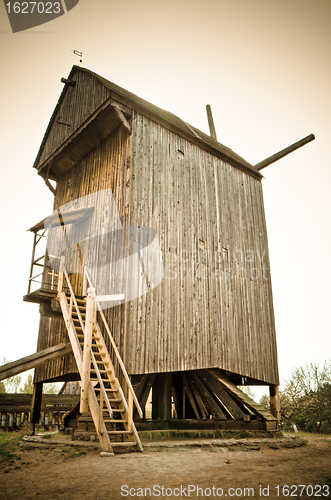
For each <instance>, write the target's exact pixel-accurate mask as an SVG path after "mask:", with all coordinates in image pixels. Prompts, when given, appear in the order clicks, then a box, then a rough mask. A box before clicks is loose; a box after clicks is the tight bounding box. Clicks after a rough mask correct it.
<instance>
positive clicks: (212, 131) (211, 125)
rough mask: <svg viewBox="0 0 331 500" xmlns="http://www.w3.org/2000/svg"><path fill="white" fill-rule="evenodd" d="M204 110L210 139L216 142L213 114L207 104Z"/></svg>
mask: <svg viewBox="0 0 331 500" xmlns="http://www.w3.org/2000/svg"><path fill="white" fill-rule="evenodd" d="M206 110H207V117H208V125H209V131H210V137H211V138H212V139H214V140H215V141H217V135H216V130H215V125H214V120H213V114H212V112H211V107H210V105H209V104H207V106H206Z"/></svg>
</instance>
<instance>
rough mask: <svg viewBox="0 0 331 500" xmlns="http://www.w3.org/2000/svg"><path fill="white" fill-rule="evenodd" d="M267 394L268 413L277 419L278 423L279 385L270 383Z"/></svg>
mask: <svg viewBox="0 0 331 500" xmlns="http://www.w3.org/2000/svg"><path fill="white" fill-rule="evenodd" d="M269 394H270V413H271V415H273V416H274V417H275V418H276V419H277V422H278V423H280V421H281V418H282V416H281V412H280V399H279V385H270V386H269Z"/></svg>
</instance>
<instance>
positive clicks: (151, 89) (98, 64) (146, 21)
mask: <svg viewBox="0 0 331 500" xmlns="http://www.w3.org/2000/svg"><path fill="white" fill-rule="evenodd" d="M330 20H331V2H330V0H315V1H314V2H312V1H311V0H310V1H307V0H277V1H276V0H204V1H203V2H202V1H198V0H190V1H188V0H177V1H174V0H167V1H164V0H163V1H162V2H160V1H158V0H154V1H153V2H152V1H149V0H140V1H137V0H135V1H133V0H123V1H121V2H118V1H117V2H114V1H111V0H93V1H92V0H80V1H79V4H78V5H77V6H76V7H75V8H73V9H72V10H71V11H70V12H68V13H67V14H65V15H64V16H62V17H59V18H58V19H56V20H54V21H51V22H49V23H47V24H44V25H41V26H38V27H37V28H33V29H30V30H26V31H23V32H19V33H15V34H13V33H12V32H11V28H10V24H9V21H8V19H7V15H6V10H5V7H4V4H3V3H1V4H0V62H1V80H0V88H1V94H0V95H1V101H0V102H1V106H0V110H1V121H0V130H1V134H0V137H1V152H0V181H1V184H0V185H1V197H0V206H1V212H0V214H1V223H2V236H1V286H0V308H1V330H0V363H1V361H2V358H3V357H4V356H5V357H7V358H8V359H11V360H15V359H18V358H20V357H23V356H26V355H28V354H32V353H33V352H35V350H36V344H37V336H38V319H39V313H38V305H37V304H29V303H23V301H22V297H23V295H24V294H25V293H26V292H27V283H28V277H29V269H30V260H31V251H32V242H33V237H32V234H31V233H27V232H26V230H27V229H28V228H29V227H31V226H33V225H34V224H35V223H37V222H39V221H40V220H41V219H43V218H44V217H45V216H47V215H49V214H50V213H51V211H52V208H53V195H52V194H51V193H50V192H49V190H48V188H47V187H46V186H45V185H44V182H43V180H42V179H41V178H40V177H38V176H37V174H36V171H35V170H34V169H32V165H33V162H34V160H35V157H36V155H37V152H38V149H39V146H40V143H41V141H42V138H43V135H44V132H45V130H46V127H47V124H48V121H49V119H50V117H51V114H52V112H53V109H54V107H55V105H56V102H57V99H58V97H59V95H60V93H61V91H62V88H63V84H61V82H60V79H61V77H67V75H68V74H69V72H70V69H71V67H72V65H73V64H78V65H79V58H78V57H77V56H75V55H74V54H73V53H72V50H74V49H76V50H79V51H83V63H82V66H83V67H86V68H88V69H90V70H92V71H94V72H96V73H99V74H100V75H101V76H103V77H105V78H107V79H108V80H111V81H113V82H114V83H116V84H118V85H120V86H122V87H124V88H125V89H127V90H129V91H131V92H133V93H135V94H137V95H138V96H140V97H143V98H144V99H146V100H148V101H149V102H152V103H153V104H156V105H157V106H160V107H162V108H164V109H167V110H169V111H171V112H173V113H175V114H176V115H178V116H179V117H181V118H182V119H183V120H185V121H187V122H188V123H190V124H191V125H194V126H196V127H197V128H199V129H201V130H203V131H204V132H207V133H208V124H207V117H206V111H205V106H206V104H207V103H209V104H210V105H211V107H212V111H213V116H214V122H215V126H216V131H217V136H218V140H219V141H220V142H221V143H222V144H224V145H226V146H228V147H230V148H231V149H233V150H234V151H235V152H236V153H238V154H239V155H241V156H242V157H244V158H245V159H246V160H247V161H249V162H251V163H252V164H256V163H258V162H259V161H261V160H263V159H264V158H266V157H268V156H270V155H272V154H274V153H276V152H277V151H279V150H281V149H283V148H285V147H287V146H288V145H290V144H292V143H294V142H296V141H298V140H299V139H302V138H303V137H305V136H307V135H309V134H310V133H313V134H315V136H316V140H315V141H314V142H312V143H310V144H308V145H306V146H304V147H303V148H302V149H300V150H298V151H296V152H294V153H292V154H291V155H289V156H287V157H286V158H284V159H282V160H280V161H279V162H277V163H275V164H273V165H270V166H269V167H267V168H266V169H264V170H263V171H262V173H263V175H264V176H265V178H264V179H263V190H264V201H265V210H266V219H267V228H268V237H269V250H270V260H271V276H272V284H273V295H274V309H275V317H276V332H277V343H278V357H279V368H280V377H281V381H284V380H285V379H286V378H288V377H289V376H290V373H291V368H293V367H296V366H300V365H302V364H303V363H305V362H310V361H318V362H323V361H324V360H325V359H330V358H331V340H330V333H331V332H330V330H331V328H330V310H331V270H330V248H331V231H330V217H331V196H330V194H331V165H330V152H329V150H330V143H331V140H330V135H331V92H330V89H331V67H330V66H331V65H330V53H331V30H330Z"/></svg>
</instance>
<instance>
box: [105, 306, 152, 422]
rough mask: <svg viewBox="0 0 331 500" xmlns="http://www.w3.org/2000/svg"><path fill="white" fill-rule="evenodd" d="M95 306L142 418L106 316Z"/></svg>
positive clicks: (141, 415)
mask: <svg viewBox="0 0 331 500" xmlns="http://www.w3.org/2000/svg"><path fill="white" fill-rule="evenodd" d="M97 308H98V311H99V313H100V316H101V318H102V321H103V324H104V325H105V328H106V330H107V333H108V336H109V340H110V342H111V345H112V347H113V349H114V352H115V354H116V357H117V360H118V362H119V365H120V367H121V369H122V372H123V375H124V378H125V381H126V383H127V384H128V388H129V391H130V392H131V394H132V399H133V401H134V404H135V405H136V408H137V410H138V413H139V416H140V417H141V418H143V412H142V409H141V408H140V404H139V401H138V399H137V396H136V393H135V392H134V390H133V387H132V384H131V380H130V378H129V375H128V374H127V371H126V369H125V366H124V363H123V361H122V358H121V355H120V353H119V350H118V349H117V346H116V344H115V341H114V339H113V336H112V334H111V331H110V328H109V325H108V323H107V320H106V318H105V315H104V313H103V310H102V309H101V307H100V305H99V304H97Z"/></svg>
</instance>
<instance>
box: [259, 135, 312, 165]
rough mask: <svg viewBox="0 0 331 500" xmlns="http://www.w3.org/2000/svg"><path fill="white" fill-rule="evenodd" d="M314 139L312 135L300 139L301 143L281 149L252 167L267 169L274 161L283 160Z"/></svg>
mask: <svg viewBox="0 0 331 500" xmlns="http://www.w3.org/2000/svg"><path fill="white" fill-rule="evenodd" d="M314 139H315V136H314V134H310V135H307V137H305V138H304V139H301V141H298V142H295V143H294V144H292V145H291V146H289V147H288V148H285V149H282V150H281V151H279V152H278V153H276V154H274V155H272V156H269V158H266V159H265V160H263V161H261V162H260V163H257V164H256V165H254V167H255V168H256V169H257V170H262V169H263V168H265V167H267V166H268V165H271V163H275V161H278V160H280V159H281V158H284V156H286V155H288V154H290V153H292V152H293V151H295V150H296V149H299V148H301V147H302V146H304V145H305V144H308V142H311V141H313V140H314Z"/></svg>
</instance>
